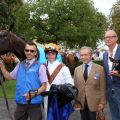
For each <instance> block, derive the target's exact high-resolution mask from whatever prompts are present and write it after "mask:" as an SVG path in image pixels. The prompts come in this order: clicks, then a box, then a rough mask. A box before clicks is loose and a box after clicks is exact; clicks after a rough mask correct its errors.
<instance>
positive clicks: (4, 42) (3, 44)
mask: <svg viewBox="0 0 120 120" xmlns="http://www.w3.org/2000/svg"><path fill="white" fill-rule="evenodd" d="M25 45H26V43H25V41H24V40H23V39H22V38H20V37H18V36H16V35H15V34H14V33H12V32H11V31H9V30H0V56H1V55H4V54H6V53H8V52H11V53H14V54H15V55H16V56H17V58H18V59H19V60H20V61H22V60H24V59H25V54H24V48H25Z"/></svg>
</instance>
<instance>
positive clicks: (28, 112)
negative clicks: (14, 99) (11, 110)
mask: <svg viewBox="0 0 120 120" xmlns="http://www.w3.org/2000/svg"><path fill="white" fill-rule="evenodd" d="M14 115H15V120H28V117H29V118H30V120H42V112H41V104H37V105H36V104H31V105H24V104H17V107H16V111H15V114H14Z"/></svg>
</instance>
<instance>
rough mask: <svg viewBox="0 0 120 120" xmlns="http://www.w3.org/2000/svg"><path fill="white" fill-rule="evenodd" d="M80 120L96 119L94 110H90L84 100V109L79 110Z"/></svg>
mask: <svg viewBox="0 0 120 120" xmlns="http://www.w3.org/2000/svg"><path fill="white" fill-rule="evenodd" d="M80 113H81V119H82V120H96V112H91V111H90V110H89V108H88V104H87V103H86V102H85V104H84V109H83V110H80Z"/></svg>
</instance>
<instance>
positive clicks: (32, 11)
mask: <svg viewBox="0 0 120 120" xmlns="http://www.w3.org/2000/svg"><path fill="white" fill-rule="evenodd" d="M16 19H17V23H16V25H17V32H18V33H20V34H22V36H23V37H27V38H28V39H37V40H38V41H39V42H42V43H44V42H46V41H48V40H51V41H53V40H54V41H56V42H59V43H61V42H62V43H64V44H66V45H67V46H68V47H81V46H83V45H89V46H91V47H93V46H94V47H95V46H96V43H97V42H98V41H99V40H100V39H101V38H102V36H103V32H104V31H105V29H106V27H107V24H106V17H105V16H104V15H103V14H101V13H100V12H98V11H97V10H96V9H95V8H94V6H93V2H92V1H91V0H36V1H34V2H29V3H26V4H25V5H24V6H22V7H21V8H20V9H19V10H18V11H17V13H16Z"/></svg>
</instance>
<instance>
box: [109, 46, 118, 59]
mask: <svg viewBox="0 0 120 120" xmlns="http://www.w3.org/2000/svg"><path fill="white" fill-rule="evenodd" d="M117 47H118V44H116V45H115V47H114V49H113V56H112V57H113V58H114V56H115V53H116V50H117ZM109 56H110V53H109Z"/></svg>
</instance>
